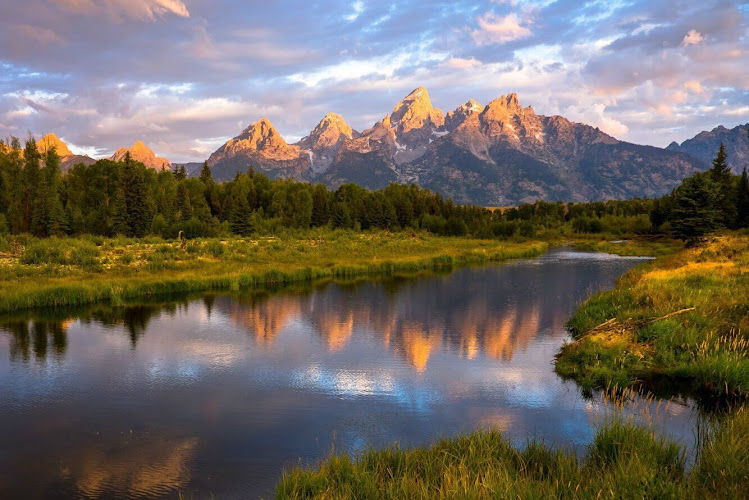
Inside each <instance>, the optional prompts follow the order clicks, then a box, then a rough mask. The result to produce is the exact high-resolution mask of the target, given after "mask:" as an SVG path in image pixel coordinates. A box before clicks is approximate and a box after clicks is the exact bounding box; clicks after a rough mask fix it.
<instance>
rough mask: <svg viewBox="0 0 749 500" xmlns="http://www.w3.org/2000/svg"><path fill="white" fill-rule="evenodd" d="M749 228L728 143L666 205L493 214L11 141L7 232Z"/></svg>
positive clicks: (509, 233)
mask: <svg viewBox="0 0 749 500" xmlns="http://www.w3.org/2000/svg"><path fill="white" fill-rule="evenodd" d="M747 226H749V180H748V179H747V174H746V171H744V172H743V174H742V175H740V176H736V175H733V174H732V173H731V171H730V169H729V167H728V158H727V157H726V154H725V151H724V149H723V148H722V147H721V149H720V151H718V153H717V156H716V158H715V160H714V162H713V167H712V168H711V169H710V170H708V171H707V172H704V173H697V174H695V175H693V176H691V177H689V178H687V179H685V180H684V182H683V183H682V185H681V186H679V187H678V188H677V189H675V190H674V191H673V192H672V193H670V194H668V195H666V196H663V197H661V198H656V199H632V200H624V201H619V200H611V201H595V202H579V203H569V202H568V203H563V202H561V201H560V202H547V201H536V202H534V203H527V204H522V205H520V206H518V207H508V208H498V209H488V208H484V207H477V206H465V205H458V204H455V203H453V202H452V200H449V199H448V200H445V199H443V197H442V196H440V195H439V194H436V193H432V192H430V191H429V190H426V189H421V188H419V187H417V186H415V185H408V186H406V185H400V184H392V185H390V186H388V187H387V188H385V189H382V190H379V191H367V190H365V189H363V188H361V187H359V186H357V185H354V184H346V185H343V186H340V187H339V188H338V189H336V190H334V191H331V190H329V189H327V188H326V187H325V186H323V185H322V184H316V185H315V184H310V183H305V182H296V181H293V180H285V179H279V180H270V179H269V178H268V177H267V176H265V175H264V174H261V173H257V172H255V171H254V170H253V169H252V168H249V169H248V171H247V172H246V173H240V174H238V175H237V176H236V178H235V179H234V180H232V181H230V182H224V183H219V182H215V181H214V180H213V179H212V176H211V169H210V167H209V166H208V163H207V162H206V163H205V164H204V165H203V168H202V171H201V172H200V175H199V177H197V178H190V177H188V176H187V175H186V172H185V168H184V166H177V167H176V168H175V169H174V170H173V171H171V170H166V169H162V170H160V171H157V170H154V169H150V168H147V167H146V166H145V165H143V164H142V163H139V162H136V161H133V160H132V159H131V158H130V157H129V156H126V158H125V159H124V160H123V161H121V162H114V161H111V160H98V161H97V162H96V163H94V164H93V165H90V166H86V165H84V164H78V165H76V166H74V167H73V168H72V169H71V170H70V171H69V172H67V173H62V172H61V171H60V158H59V156H58V154H57V152H56V151H55V150H54V148H52V149H49V150H48V151H44V152H40V151H39V148H38V147H37V144H36V141H35V140H34V138H33V137H32V136H29V137H28V139H27V140H26V142H25V145H24V147H23V148H22V146H21V142H20V140H19V139H17V138H14V137H12V138H10V139H9V140H7V141H6V142H5V143H0V234H8V233H10V234H22V233H29V234H31V235H33V236H36V237H48V236H65V235H70V236H78V235H97V236H109V237H111V236H118V235H119V236H126V237H136V238H138V237H144V236H147V235H152V236H161V237H163V238H175V237H177V236H178V235H179V234H180V233H181V234H182V235H183V236H184V237H186V238H188V239H190V238H197V237H216V236H220V237H223V236H230V235H232V234H234V235H239V236H249V235H252V234H274V233H276V232H278V231H280V230H283V229H289V228H290V229H307V228H310V227H331V228H334V229H336V228H340V229H348V230H353V231H368V230H373V229H380V230H390V231H400V230H404V229H412V230H425V231H428V232H430V233H433V234H436V235H441V236H464V235H469V236H473V237H476V238H497V237H499V238H510V237H525V238H531V237H537V236H540V235H547V236H548V235H549V234H550V233H554V234H556V235H559V236H569V235H572V234H575V233H577V234H596V233H608V234H620V235H637V234H654V233H658V234H669V235H672V236H674V237H677V238H680V239H683V240H686V241H695V240H698V239H700V238H701V237H702V236H704V235H705V234H708V233H710V232H712V231H714V230H716V229H720V228H730V229H738V228H743V227H747Z"/></svg>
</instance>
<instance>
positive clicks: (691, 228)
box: [670, 174, 723, 243]
mask: <svg viewBox="0 0 749 500" xmlns="http://www.w3.org/2000/svg"><path fill="white" fill-rule="evenodd" d="M719 189H720V188H719V186H718V185H716V183H715V182H713V180H712V178H711V176H710V175H703V174H696V175H694V176H692V177H688V178H687V179H685V180H684V182H683V183H682V185H681V186H679V187H678V188H677V189H676V190H675V191H674V197H673V198H674V199H673V204H672V206H671V216H670V222H671V230H672V232H673V234H674V236H676V237H677V238H679V239H682V240H685V241H688V242H689V243H694V242H696V241H699V240H701V239H702V238H703V237H704V236H705V235H706V234H709V233H710V232H712V231H715V230H716V229H717V228H719V227H721V221H720V219H721V217H722V215H723V214H722V213H721V211H720V209H719V208H718V207H717V201H718V193H719Z"/></svg>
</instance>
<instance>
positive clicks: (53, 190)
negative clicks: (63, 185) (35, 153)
mask: <svg viewBox="0 0 749 500" xmlns="http://www.w3.org/2000/svg"><path fill="white" fill-rule="evenodd" d="M42 173H43V177H44V179H45V181H46V183H47V189H48V194H47V196H46V198H45V200H46V201H45V203H46V204H47V220H46V221H45V223H46V229H47V234H49V235H62V234H65V233H66V232H67V230H68V220H67V214H66V213H65V209H64V208H63V205H62V201H61V200H60V155H58V154H57V149H55V148H54V147H52V148H50V149H48V150H47V153H46V155H45V158H44V169H43V171H42Z"/></svg>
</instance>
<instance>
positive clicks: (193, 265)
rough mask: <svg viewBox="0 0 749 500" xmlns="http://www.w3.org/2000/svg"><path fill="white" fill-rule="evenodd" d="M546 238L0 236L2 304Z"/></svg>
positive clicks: (363, 271) (347, 266)
mask: <svg viewBox="0 0 749 500" xmlns="http://www.w3.org/2000/svg"><path fill="white" fill-rule="evenodd" d="M547 248H548V244H547V243H545V242H541V241H498V240H482V239H471V238H451V237H437V236H433V235H430V234H429V233H407V232H401V233H390V232H374V233H352V232H347V231H329V230H320V231H309V232H304V233H299V234H288V235H281V236H277V237H263V238H239V237H236V238H227V239H218V238H208V239H195V240H190V241H189V242H186V244H185V245H184V246H183V245H181V244H180V243H179V242H169V241H164V240H161V239H160V238H150V239H149V238H147V239H141V240H135V239H125V238H119V239H105V238H92V237H84V238H64V239H55V238H50V239H46V240H36V239H27V238H15V239H12V240H4V241H3V242H2V245H0V311H1V312H12V311H18V310H23V309H33V308H51V307H63V306H77V305H84V304H92V303H97V302H106V303H113V304H119V303H123V302H124V301H128V300H134V299H138V298H143V297H151V296H158V295H166V294H172V293H189V292H203V291H238V290H249V289H253V288H263V287H278V286H283V285H288V284H293V283H303V282H312V281H317V280H324V279H350V278H354V277H357V276H372V277H374V276H388V275H393V274H413V273H418V272H424V271H433V270H444V269H450V268H452V267H453V266H462V265H471V264H483V263H491V262H502V261H505V260H509V259H519V258H530V257H536V256H538V255H541V254H542V253H544V252H545V251H546V250H547Z"/></svg>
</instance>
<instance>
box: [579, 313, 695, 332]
mask: <svg viewBox="0 0 749 500" xmlns="http://www.w3.org/2000/svg"><path fill="white" fill-rule="evenodd" d="M694 309H695V308H694V307H688V308H686V309H680V310H678V311H674V312H671V313H668V314H666V315H664V316H660V317H657V318H645V319H641V320H638V321H635V320H633V319H632V318H628V319H626V320H625V321H619V320H618V319H617V318H611V319H609V320H607V321H604V322H603V323H601V324H600V325H598V326H595V327H593V328H591V329H590V330H588V331H587V332H586V335H592V334H595V333H603V332H612V331H614V330H621V331H622V332H623V331H626V330H628V329H632V328H635V327H641V326H645V325H649V324H651V323H655V322H656V321H660V320H663V319H666V318H670V317H672V316H676V315H677V314H683V313H685V312H689V311H694Z"/></svg>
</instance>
